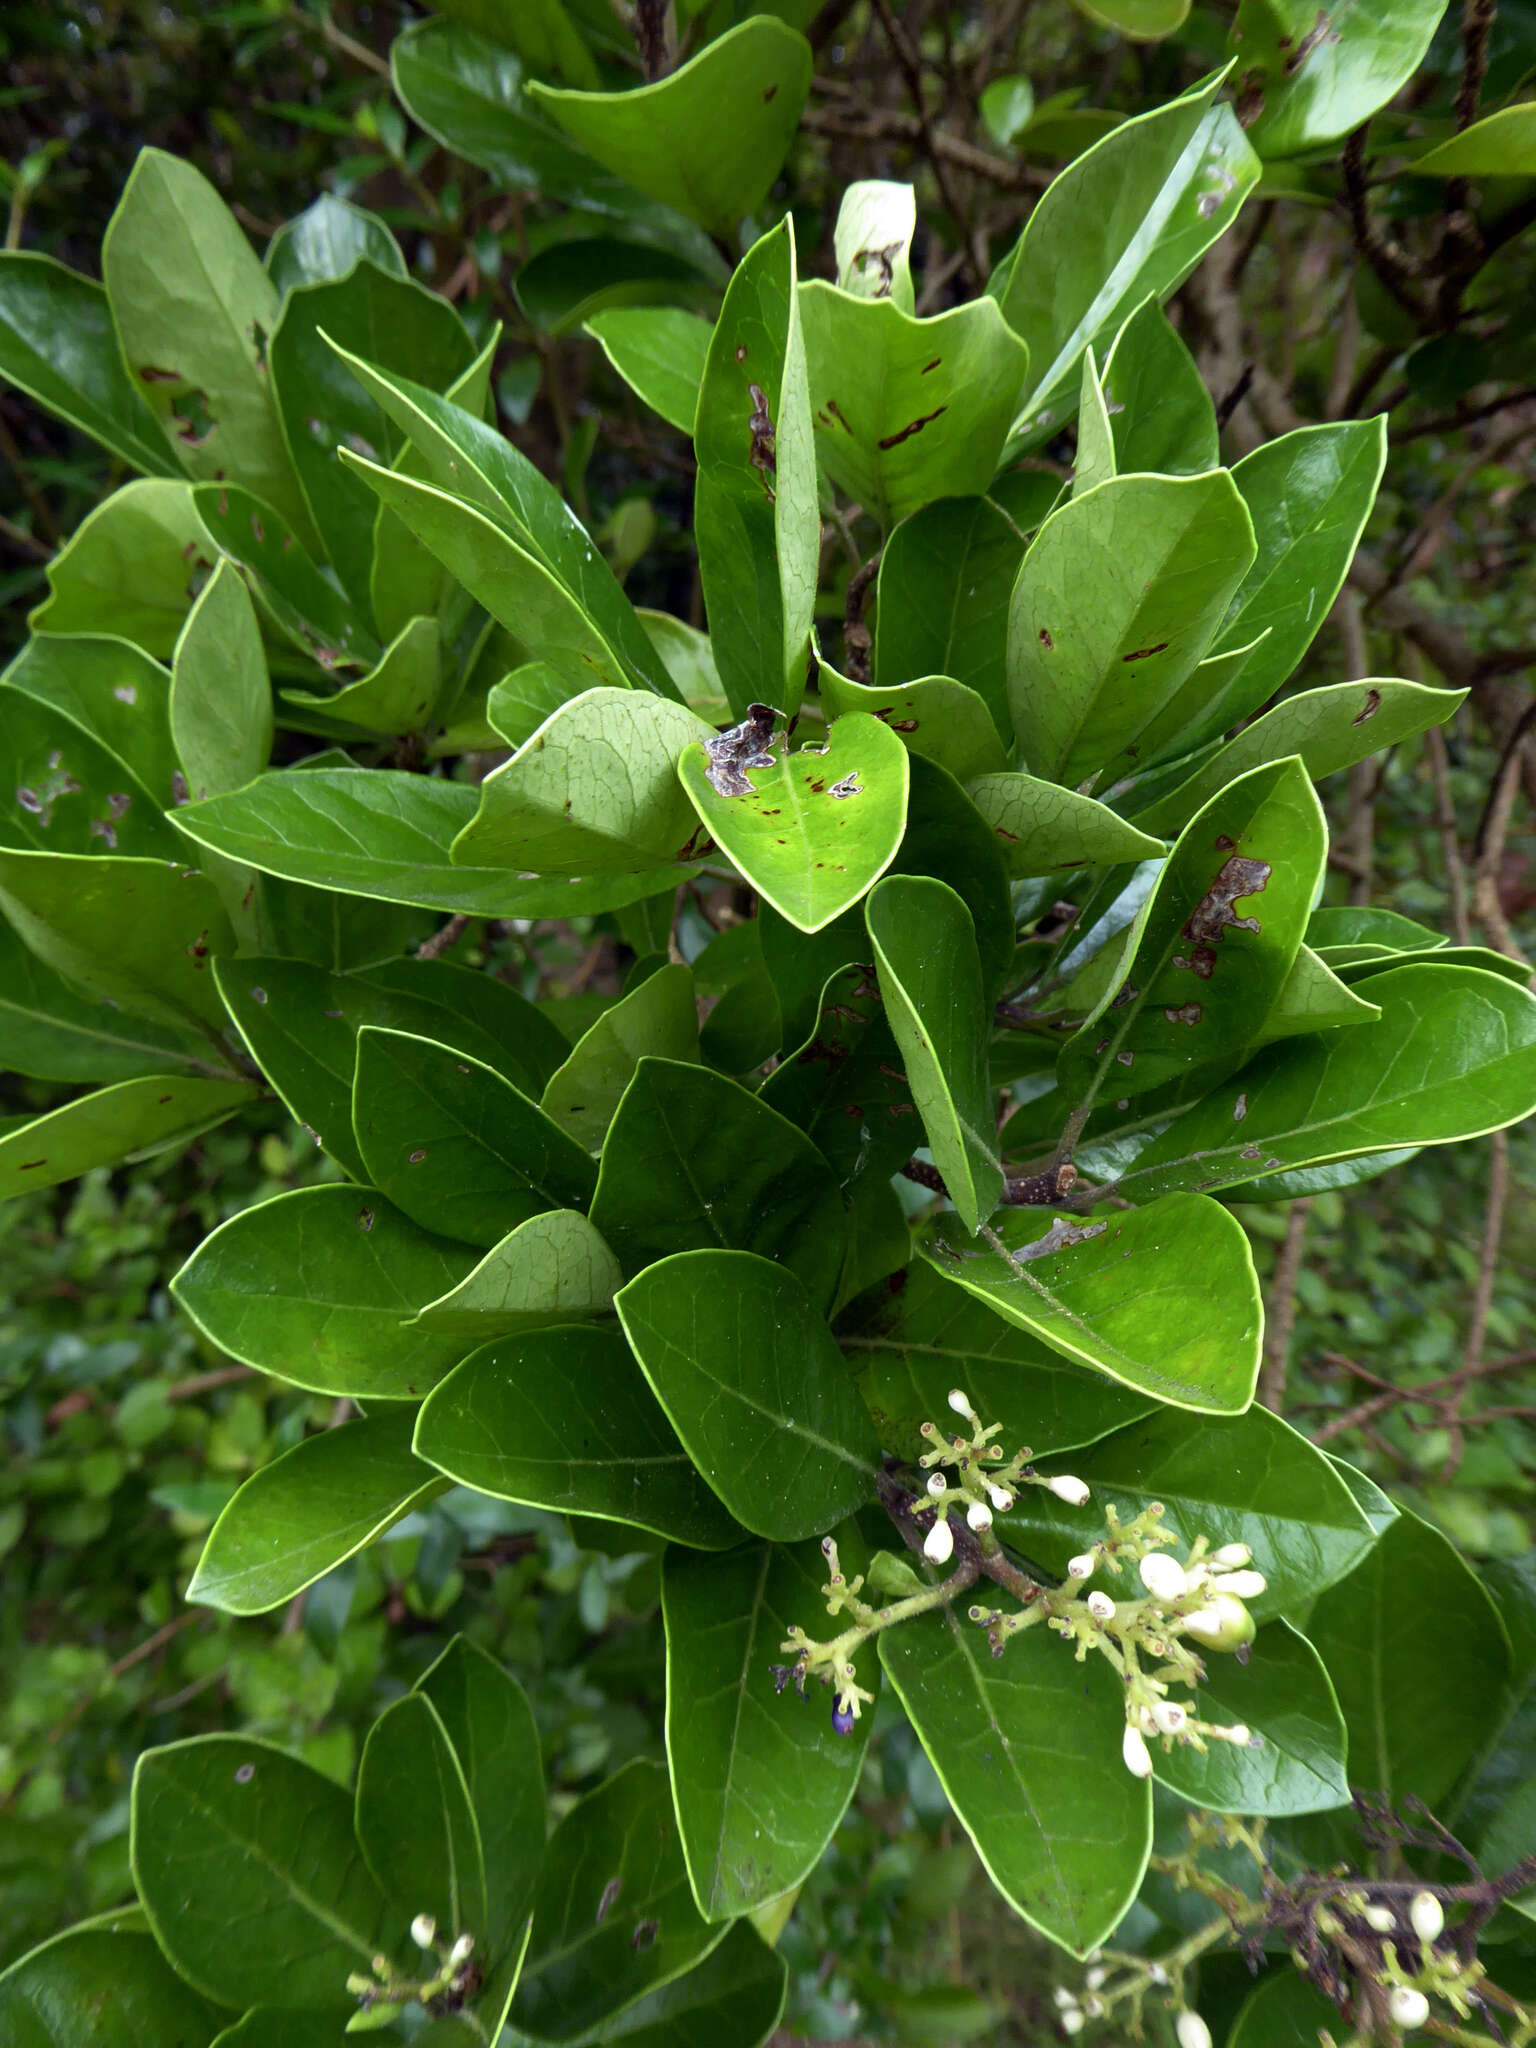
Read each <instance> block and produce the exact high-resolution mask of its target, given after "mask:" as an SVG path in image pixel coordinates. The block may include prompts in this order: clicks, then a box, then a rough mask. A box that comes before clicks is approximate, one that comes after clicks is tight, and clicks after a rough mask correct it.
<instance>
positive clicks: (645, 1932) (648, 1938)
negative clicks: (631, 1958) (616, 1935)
mask: <svg viewBox="0 0 1536 2048" xmlns="http://www.w3.org/2000/svg"><path fill="white" fill-rule="evenodd" d="M660 1932H661V1922H660V1921H659V1920H642V1921H640V1923H639V1924H638V1926H637V1927H636V1928H635V1931H634V1933H633V1934H632V1935H631V1936H630V1937H629V1945H630V1947H631V1948H632V1949H633V1950H634V1951H635V1953H636V1954H637V1955H644V1953H645V1951H646V1950H647V1949H648V1948H654V1947H655V1945H656V1937H657V1935H658V1934H660Z"/></svg>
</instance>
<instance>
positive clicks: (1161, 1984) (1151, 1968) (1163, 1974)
mask: <svg viewBox="0 0 1536 2048" xmlns="http://www.w3.org/2000/svg"><path fill="white" fill-rule="evenodd" d="M1147 1982H1148V1983H1149V1984H1155V1985H1156V1986H1157V1988H1158V1990H1159V1991H1166V1990H1167V1988H1168V1972H1167V1971H1166V1970H1165V1969H1164V1968H1163V1966H1162V1964H1161V1963H1151V1964H1149V1965H1148V1967H1147Z"/></svg>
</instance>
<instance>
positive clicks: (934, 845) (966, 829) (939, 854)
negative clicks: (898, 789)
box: [849, 755, 1015, 1008]
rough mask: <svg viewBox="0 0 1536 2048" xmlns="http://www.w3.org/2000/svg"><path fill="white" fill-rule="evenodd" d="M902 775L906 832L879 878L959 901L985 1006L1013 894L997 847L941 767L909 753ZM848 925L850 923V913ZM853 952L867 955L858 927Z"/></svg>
mask: <svg viewBox="0 0 1536 2048" xmlns="http://www.w3.org/2000/svg"><path fill="white" fill-rule="evenodd" d="M909 774H910V776H911V788H910V791H909V794H908V800H907V829H906V831H905V832H903V834H902V836H901V845H900V846H899V847H898V848H897V850H896V858H895V859H894V860H893V861H892V862H891V865H890V867H889V869H888V870H887V871H886V879H887V880H892V879H894V878H895V877H897V876H911V877H913V878H914V879H917V880H921V881H927V880H933V881H939V882H944V883H946V884H947V885H948V886H949V887H950V888H951V889H952V890H953V891H954V893H955V894H956V895H957V896H958V897H959V898H960V900H961V902H962V903H963V904H964V905H965V907H966V909H967V910H968V911H969V912H970V914H971V919H972V922H973V924H974V926H975V931H976V950H977V953H978V955H979V957H980V960H981V984H982V998H983V1002H984V1004H985V1005H986V1006H987V1007H988V1008H990V1006H991V1005H992V1003H993V1002H994V1001H995V1000H996V998H997V996H998V994H999V992H1000V991H1001V989H1002V986H1003V984H1004V982H1005V981H1006V980H1007V979H1008V978H1009V977H1010V975H1011V974H1012V972H1013V956H1014V944H1015V919H1014V915H1013V896H1012V892H1011V890H1010V889H1009V886H1008V870H1007V868H1006V866H1005V865H1004V861H1003V854H1002V848H1001V846H1000V844H999V842H998V840H997V837H996V835H995V834H994V833H992V832H990V831H988V829H987V824H986V820H985V819H984V818H983V817H982V815H981V813H980V812H979V811H978V810H977V808H976V806H975V805H974V804H973V803H972V802H971V799H970V798H969V796H967V795H966V793H965V791H964V790H963V789H962V788H961V787H960V784H959V783H958V782H957V781H956V780H955V778H954V776H952V775H951V774H950V773H949V771H948V769H946V768H941V767H940V766H939V764H938V762H936V761H930V760H928V759H926V758H925V757H924V756H922V755H914V756H913V758H912V760H911V762H910V763H909ZM849 922H850V924H851V925H852V924H854V920H853V919H852V918H850V920H849ZM854 928H855V929H857V926H856V925H855V927H854ZM855 951H856V952H858V953H860V954H864V955H867V954H868V951H869V947H868V943H867V941H866V939H865V937H864V934H863V933H862V932H861V933H860V943H859V944H858V946H857V947H856V948H855Z"/></svg>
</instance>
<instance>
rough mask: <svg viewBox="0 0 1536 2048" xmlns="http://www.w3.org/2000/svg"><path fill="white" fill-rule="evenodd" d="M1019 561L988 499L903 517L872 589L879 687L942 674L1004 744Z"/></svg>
mask: <svg viewBox="0 0 1536 2048" xmlns="http://www.w3.org/2000/svg"><path fill="white" fill-rule="evenodd" d="M1023 558H1024V536H1023V534H1022V533H1021V532H1020V531H1019V530H1018V528H1017V527H1016V526H1015V525H1014V523H1013V521H1012V520H1011V519H1010V518H1009V517H1008V515H1007V514H1006V513H1005V512H1002V511H1001V510H999V508H998V507H997V506H996V505H994V504H993V503H992V501H991V500H990V499H989V498H956V499H949V500H946V501H944V502H942V503H940V504H937V505H927V506H925V507H924V508H923V509H922V511H920V512H914V513H913V514H912V516H911V518H910V519H904V520H903V521H902V522H901V524H900V526H898V527H897V528H896V529H895V531H894V532H893V533H892V535H891V537H890V539H889V540H888V541H887V542H886V544H885V550H884V553H883V554H882V555H881V557H880V574H879V578H878V581H877V583H876V585H875V592H876V603H875V647H874V676H875V680H876V682H877V684H878V685H879V686H880V688H881V689H890V688H891V687H892V686H893V685H895V684H897V683H903V682H909V681H911V680H913V679H914V678H915V677H919V676H952V677H953V678H954V679H955V681H956V682H958V683H961V684H963V685H964V686H965V687H966V688H967V689H970V690H974V691H975V693H976V695H977V696H978V697H980V699H981V700H982V702H983V703H984V704H985V705H986V707H987V710H988V711H989V712H990V713H991V716H992V722H993V724H994V725H995V726H996V728H997V730H998V731H999V732H1000V733H1001V734H1002V736H1003V738H1004V740H1005V741H1007V740H1008V739H1009V738H1010V737H1011V735H1012V732H1013V719H1012V715H1011V713H1010V711H1009V708H1008V675H1007V643H1008V601H1009V597H1010V594H1011V593H1012V590H1013V583H1014V578H1015V576H1016V575H1017V574H1018V568H1019V563H1020V562H1021V561H1022V560H1023Z"/></svg>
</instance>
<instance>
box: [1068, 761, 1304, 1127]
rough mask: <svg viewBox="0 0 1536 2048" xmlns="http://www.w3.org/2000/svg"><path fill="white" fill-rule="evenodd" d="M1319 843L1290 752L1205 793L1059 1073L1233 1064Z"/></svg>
mask: <svg viewBox="0 0 1536 2048" xmlns="http://www.w3.org/2000/svg"><path fill="white" fill-rule="evenodd" d="M1327 843H1328V842H1327V827H1326V825H1325V824H1324V821H1323V814H1322V807H1321V805H1320V804H1319V803H1318V800H1317V794H1316V792H1315V791H1314V789H1313V787H1312V784H1311V782H1310V780H1309V779H1308V777H1307V774H1306V771H1305V770H1304V769H1303V767H1302V766H1301V763H1300V762H1299V761H1297V760H1296V759H1295V758H1294V757H1293V758H1291V759H1289V760H1285V761H1279V762H1275V763H1272V764H1271V765H1270V766H1268V767H1264V768H1255V769H1252V770H1251V771H1250V772H1249V773H1248V774H1247V775H1244V776H1241V777H1239V779H1238V780H1237V781H1236V782H1233V783H1231V784H1229V785H1228V786H1227V787H1226V788H1225V789H1223V790H1221V791H1220V792H1219V793H1218V794H1217V795H1216V796H1214V797H1213V798H1212V799H1211V801H1210V802H1209V803H1208V804H1207V805H1206V806H1205V808H1204V809H1203V810H1202V811H1200V812H1198V813H1197V815H1196V816H1195V817H1194V818H1192V819H1191V820H1190V822H1189V824H1188V825H1187V826H1186V827H1185V829H1184V831H1183V832H1182V833H1181V834H1180V837H1179V840H1178V843H1177V845H1176V846H1175V847H1174V849H1173V852H1172V853H1171V854H1170V855H1169V857H1168V860H1167V863H1166V865H1165V866H1164V868H1163V870H1162V872H1161V874H1160V875H1159V876H1158V878H1157V881H1156V882H1155V884H1154V885H1153V888H1152V891H1151V894H1150V895H1149V896H1148V898H1147V900H1146V903H1145V904H1144V905H1143V907H1142V909H1141V911H1140V913H1139V915H1138V916H1137V919H1136V922H1135V924H1134V925H1133V926H1132V928H1131V936H1130V939H1129V941H1128V943H1127V947H1126V951H1125V954H1124V956H1123V960H1122V962H1121V964H1120V966H1119V967H1118V968H1117V970H1116V973H1115V975H1114V977H1113V979H1112V981H1111V984H1110V987H1109V988H1108V989H1106V990H1105V992H1104V995H1103V996H1102V997H1101V999H1100V1001H1099V1002H1098V1003H1097V1005H1096V1006H1095V1007H1094V1009H1092V1010H1090V1012H1089V1013H1088V1016H1087V1017H1086V1018H1085V1019H1084V1021H1083V1023H1082V1025H1081V1026H1080V1028H1079V1030H1078V1031H1077V1033H1076V1035H1075V1036H1074V1037H1073V1038H1071V1039H1069V1040H1068V1042H1067V1044H1066V1045H1065V1046H1064V1047H1063V1048H1062V1052H1061V1056H1060V1058H1059V1060H1058V1062H1057V1076H1058V1079H1059V1081H1060V1083H1061V1086H1062V1087H1063V1088H1064V1089H1066V1090H1067V1091H1068V1092H1069V1093H1072V1092H1074V1091H1076V1092H1079V1093H1081V1094H1082V1095H1084V1096H1085V1097H1086V1098H1087V1099H1090V1100H1092V1099H1093V1098H1094V1097H1096V1096H1109V1095H1110V1094H1112V1093H1113V1094H1115V1095H1116V1096H1119V1097H1134V1096H1138V1095H1145V1094H1147V1093H1148V1092H1149V1091H1150V1090H1152V1089H1155V1088H1159V1087H1161V1086H1163V1085H1164V1084H1165V1083H1169V1082H1179V1081H1185V1080H1187V1078H1188V1077H1190V1076H1192V1075H1193V1074H1195V1073H1197V1072H1199V1071H1201V1070H1206V1071H1211V1072H1214V1071H1215V1070H1217V1069H1223V1068H1224V1069H1227V1070H1229V1071H1230V1069H1232V1068H1233V1067H1236V1066H1238V1065H1240V1064H1241V1062H1242V1060H1243V1058H1244V1057H1245V1054H1246V1052H1247V1050H1248V1048H1249V1047H1250V1046H1251V1045H1252V1043H1253V1041H1254V1039H1255V1037H1256V1035H1257V1032H1258V1028H1259V1026H1260V1025H1261V1024H1262V1023H1263V1020H1264V1018H1265V1017H1266V1016H1267V1015H1268V1014H1269V1012H1270V1011H1271V1010H1272V1009H1273V1007H1274V1005H1275V1003H1276V1001H1277V1000H1278V999H1279V997H1280V994H1281V991H1282V990H1283V989H1284V987H1285V985H1286V982H1287V980H1288V978H1289V976H1290V973H1291V968H1292V965H1293V963H1294V961H1295V958H1296V954H1297V950H1298V948H1299V947H1300V945H1301V940H1302V934H1303V932H1304V931H1305V930H1306V926H1307V918H1308V916H1309V914H1310V912H1311V908H1312V904H1313V902H1314V900H1315V899H1316V895H1317V890H1318V885H1319V883H1320V882H1321V880H1322V874H1323V864H1324V861H1325V859H1326V855H1327ZM1239 906H1242V908H1241V909H1240V908H1239Z"/></svg>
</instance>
